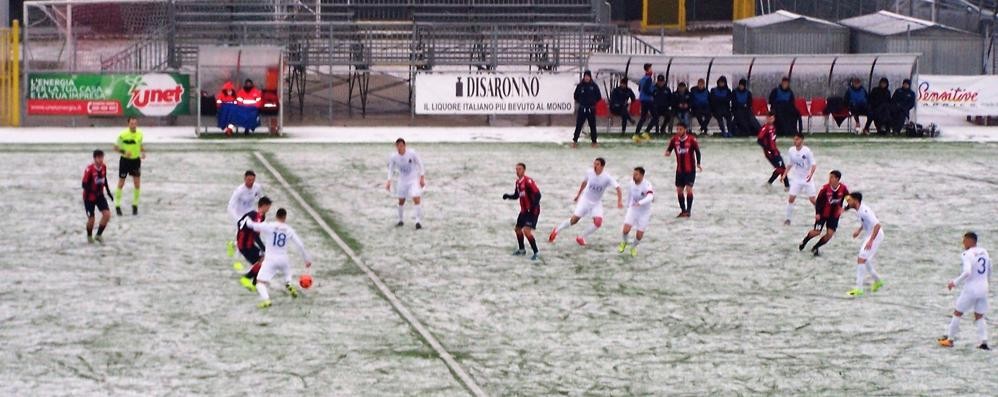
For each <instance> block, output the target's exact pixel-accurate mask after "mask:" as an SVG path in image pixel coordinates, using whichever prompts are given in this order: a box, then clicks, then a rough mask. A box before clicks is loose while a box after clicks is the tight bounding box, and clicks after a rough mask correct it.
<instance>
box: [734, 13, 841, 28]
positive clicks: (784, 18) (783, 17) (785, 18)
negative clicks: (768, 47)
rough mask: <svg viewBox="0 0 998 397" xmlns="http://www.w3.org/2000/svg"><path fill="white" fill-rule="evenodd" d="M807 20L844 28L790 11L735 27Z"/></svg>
mask: <svg viewBox="0 0 998 397" xmlns="http://www.w3.org/2000/svg"><path fill="white" fill-rule="evenodd" d="M796 20H805V21H808V22H813V23H817V24H822V25H828V26H832V27H842V25H839V24H837V23H835V22H830V21H826V20H824V19H818V18H812V17H809V16H805V15H798V14H794V13H792V12H790V11H786V10H779V11H776V12H774V13H770V14H764V15H759V16H757V17H752V18H745V19H742V20H738V21H735V25H744V26H747V27H749V28H758V27H763V26H770V25H776V24H780V23H784V22H789V21H796Z"/></svg>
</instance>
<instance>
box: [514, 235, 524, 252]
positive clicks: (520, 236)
mask: <svg viewBox="0 0 998 397" xmlns="http://www.w3.org/2000/svg"><path fill="white" fill-rule="evenodd" d="M516 243H517V244H519V246H520V251H523V250H524V249H525V248H526V247H524V246H523V235H522V234H517V235H516Z"/></svg>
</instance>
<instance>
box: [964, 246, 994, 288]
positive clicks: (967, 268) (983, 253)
mask: <svg viewBox="0 0 998 397" xmlns="http://www.w3.org/2000/svg"><path fill="white" fill-rule="evenodd" d="M962 259H963V273H962V274H963V275H966V278H965V279H963V280H960V281H963V289H964V291H973V292H974V294H975V295H978V294H979V295H982V296H987V294H988V284H989V282H990V281H991V280H990V279H991V257H989V256H988V251H987V250H985V249H984V248H980V247H972V248H970V249H968V250H966V251H963V255H962ZM961 277H962V276H961Z"/></svg>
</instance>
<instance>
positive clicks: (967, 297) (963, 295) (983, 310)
mask: <svg viewBox="0 0 998 397" xmlns="http://www.w3.org/2000/svg"><path fill="white" fill-rule="evenodd" d="M956 311H958V312H960V313H970V312H971V311H973V312H974V313H978V314H987V313H988V294H987V292H986V291H985V292H982V291H972V290H968V289H966V288H964V290H963V291H962V292H960V297H958V298H956Z"/></svg>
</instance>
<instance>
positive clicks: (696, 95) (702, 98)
mask: <svg viewBox="0 0 998 397" xmlns="http://www.w3.org/2000/svg"><path fill="white" fill-rule="evenodd" d="M690 108H691V109H708V108H710V92H708V91H707V89H706V88H700V87H693V88H691V89H690Z"/></svg>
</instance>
